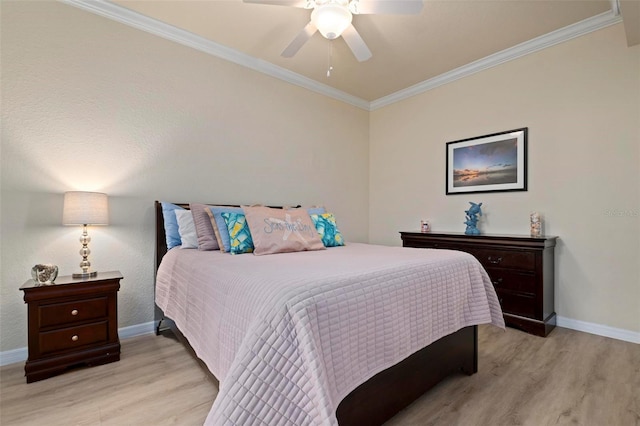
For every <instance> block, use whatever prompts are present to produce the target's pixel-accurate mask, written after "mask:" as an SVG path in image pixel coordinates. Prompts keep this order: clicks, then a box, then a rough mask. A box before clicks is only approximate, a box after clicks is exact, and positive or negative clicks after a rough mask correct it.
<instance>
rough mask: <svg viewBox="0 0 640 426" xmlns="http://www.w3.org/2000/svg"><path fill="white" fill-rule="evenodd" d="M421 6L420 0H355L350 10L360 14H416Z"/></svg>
mask: <svg viewBox="0 0 640 426" xmlns="http://www.w3.org/2000/svg"><path fill="white" fill-rule="evenodd" d="M422 6H423V4H422V0H357V1H355V2H353V3H352V6H351V11H352V12H353V13H355V14H360V15H365V14H374V13H375V14H380V15H383V14H387V15H418V14H419V13H420V11H421V10H422Z"/></svg>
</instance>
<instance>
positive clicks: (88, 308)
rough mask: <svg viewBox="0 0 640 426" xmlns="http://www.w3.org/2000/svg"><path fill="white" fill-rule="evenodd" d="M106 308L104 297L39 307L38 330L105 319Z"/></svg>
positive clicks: (106, 302)
mask: <svg viewBox="0 0 640 426" xmlns="http://www.w3.org/2000/svg"><path fill="white" fill-rule="evenodd" d="M108 306H109V303H108V300H107V297H106V296H105V297H96V298H93V299H83V300H77V301H73V302H63V303H52V304H50V305H40V307H39V310H40V312H39V314H38V317H39V318H40V328H44V327H51V326H56V325H62V324H72V323H75V322H79V321H87V320H92V319H98V318H105V317H107V314H108V311H107V310H108Z"/></svg>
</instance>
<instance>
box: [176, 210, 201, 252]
mask: <svg viewBox="0 0 640 426" xmlns="http://www.w3.org/2000/svg"><path fill="white" fill-rule="evenodd" d="M175 212H176V219H177V220H178V233H179V234H180V239H181V240H182V248H183V249H192V248H195V249H197V248H198V234H197V233H196V225H195V223H193V215H192V214H191V210H176V211H175Z"/></svg>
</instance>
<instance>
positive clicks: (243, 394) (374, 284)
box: [156, 243, 504, 426]
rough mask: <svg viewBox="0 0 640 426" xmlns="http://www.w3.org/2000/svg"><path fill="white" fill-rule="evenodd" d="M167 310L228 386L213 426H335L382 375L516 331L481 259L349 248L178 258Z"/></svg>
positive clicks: (165, 272) (166, 265)
mask: <svg viewBox="0 0 640 426" xmlns="http://www.w3.org/2000/svg"><path fill="white" fill-rule="evenodd" d="M156 303H157V304H158V306H159V307H160V308H161V309H162V310H163V311H164V313H165V315H166V316H168V317H169V318H171V319H173V320H174V321H175V322H176V324H177V326H178V328H180V330H181V331H182V332H183V334H184V335H185V336H186V338H187V339H188V340H189V342H190V344H191V345H192V346H193V349H194V350H195V352H196V354H197V355H198V357H200V358H201V359H202V360H203V361H204V362H205V363H206V365H207V366H208V368H209V369H210V371H211V372H212V373H213V374H214V375H215V376H216V377H217V378H218V379H219V381H220V389H219V393H218V396H217V397H216V399H215V402H214V404H213V407H212V408H211V411H210V413H209V416H208V417H207V420H206V424H207V425H270V426H271V425H295V426H300V425H335V424H337V420H336V417H335V412H336V408H337V406H338V404H339V403H340V401H341V400H342V398H344V397H345V396H346V395H347V394H349V393H350V392H351V391H352V390H353V389H355V388H356V387H357V386H358V385H360V384H361V383H363V382H365V381H366V380H368V379H369V378H370V377H371V376H373V375H374V374H376V373H378V372H380V371H382V370H384V369H386V368H388V367H390V366H392V365H394V364H396V363H398V362H399V361H401V360H403V359H404V358H406V357H407V356H409V355H411V354H412V353H414V352H416V351H418V350H419V349H421V348H423V347H425V346H427V345H429V344H430V343H432V342H434V341H436V340H438V339H439V338H441V337H444V336H446V335H448V334H451V333H453V332H455V331H457V330H459V329H460V328H463V327H466V326H470V325H475V324H483V323H492V324H494V325H496V326H499V327H504V321H503V318H502V312H501V310H500V305H499V303H498V299H497V297H496V294H495V292H494V290H493V286H492V284H491V282H490V281H489V277H488V276H487V274H486V272H485V271H484V269H483V268H482V267H481V266H480V264H479V263H478V262H477V261H476V259H475V258H473V257H472V256H471V255H469V254H466V253H462V252H457V251H448V250H428V249H412V248H401V247H384V246H375V245H367V244H355V243H353V244H349V245H347V246H345V247H336V248H330V249H327V250H322V251H316V252H301V253H287V254H277V255H270V256H252V255H248V254H245V255H235V256H233V255H229V254H226V253H220V252H217V251H214V252H211V251H207V252H203V251H198V250H181V249H179V248H176V249H173V250H170V251H169V253H167V254H166V255H165V257H164V259H163V261H162V264H161V266H160V268H159V270H158V275H157V284H156Z"/></svg>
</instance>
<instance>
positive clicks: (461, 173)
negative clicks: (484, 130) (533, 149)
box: [446, 127, 529, 195]
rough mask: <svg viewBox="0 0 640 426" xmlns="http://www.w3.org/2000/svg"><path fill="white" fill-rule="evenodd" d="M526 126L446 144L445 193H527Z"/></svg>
mask: <svg viewBox="0 0 640 426" xmlns="http://www.w3.org/2000/svg"><path fill="white" fill-rule="evenodd" d="M528 131H529V128H528V127H522V128H520V129H514V130H507V131H504V132H499V133H491V134H489V135H483V136H476V137H473V138H467V139H461V140H457V141H452V142H447V144H446V152H447V157H446V158H447V167H446V169H447V172H446V194H447V195H452V194H473V193H478V192H505V191H526V190H527V136H528Z"/></svg>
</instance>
